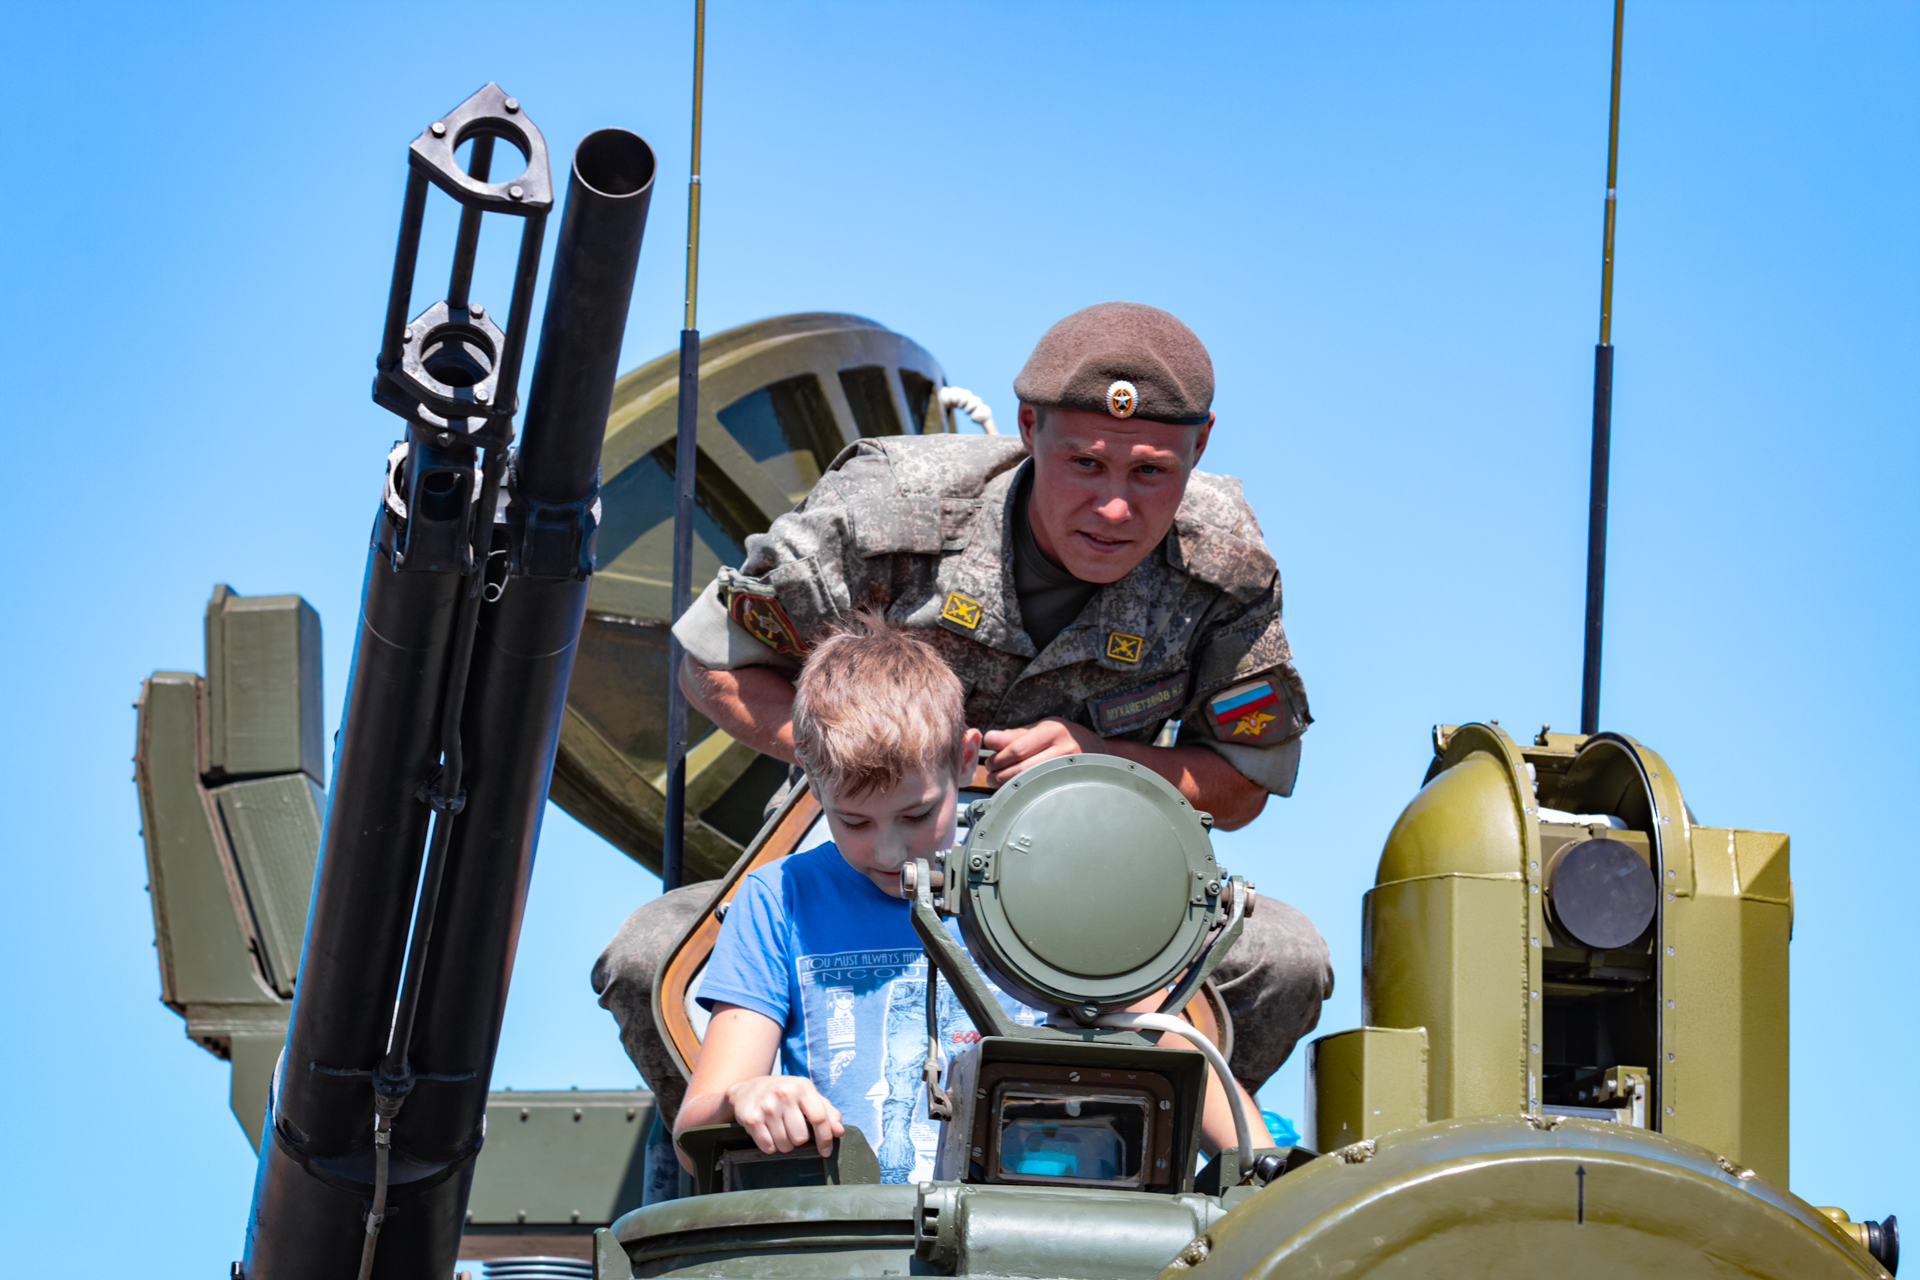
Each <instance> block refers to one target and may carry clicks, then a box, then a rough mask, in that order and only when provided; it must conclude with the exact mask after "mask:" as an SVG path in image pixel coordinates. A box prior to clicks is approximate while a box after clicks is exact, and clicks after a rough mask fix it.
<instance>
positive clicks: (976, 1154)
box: [973, 1107, 1673, 1160]
mask: <svg viewBox="0 0 1920 1280" xmlns="http://www.w3.org/2000/svg"><path fill="white" fill-rule="evenodd" d="M1667 1110H1669V1111H1671V1110H1673V1108H1672V1107H1668V1108H1667ZM985 1154H986V1153H985V1152H984V1151H982V1150H980V1148H978V1147H975V1148H974V1149H973V1158H974V1159H975V1160H978V1159H979V1158H980V1157H981V1156H983V1155H985Z"/></svg>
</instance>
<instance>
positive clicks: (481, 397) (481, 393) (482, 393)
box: [473, 387, 493, 404]
mask: <svg viewBox="0 0 1920 1280" xmlns="http://www.w3.org/2000/svg"><path fill="white" fill-rule="evenodd" d="M473 398H474V402H475V403H477V404H485V403H486V402H487V401H489V400H491V399H493V397H492V396H491V395H489V394H488V393H487V391H486V389H485V388H484V387H479V388H475V390H474V393H473Z"/></svg>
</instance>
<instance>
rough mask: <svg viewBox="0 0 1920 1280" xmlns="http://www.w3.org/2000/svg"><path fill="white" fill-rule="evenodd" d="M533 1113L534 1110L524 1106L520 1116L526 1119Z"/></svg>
mask: <svg viewBox="0 0 1920 1280" xmlns="http://www.w3.org/2000/svg"><path fill="white" fill-rule="evenodd" d="M532 1114H533V1112H532V1111H531V1110H530V1109H528V1108H526V1107H522V1108H520V1118H521V1119H522V1120H525V1119H526V1118H527V1117H528V1116H530V1115H532Z"/></svg>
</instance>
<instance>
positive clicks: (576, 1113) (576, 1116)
mask: <svg viewBox="0 0 1920 1280" xmlns="http://www.w3.org/2000/svg"><path fill="white" fill-rule="evenodd" d="M585 1114H587V1113H586V1112H585V1111H582V1110H581V1109H580V1108H579V1107H575V1108H574V1109H573V1118H574V1119H575V1120H578V1119H579V1118H580V1117H581V1116H583V1115H585Z"/></svg>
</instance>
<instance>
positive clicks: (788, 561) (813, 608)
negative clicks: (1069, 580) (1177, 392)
mask: <svg viewBox="0 0 1920 1280" xmlns="http://www.w3.org/2000/svg"><path fill="white" fill-rule="evenodd" d="M1026 457H1027V454H1026V450H1025V448H1024V447H1023V445H1022V444H1021V442H1020V440H1019V439H1018V438H1017V437H983V436H956V435H940V436H921V437H891V438H886V439H877V440H863V441H860V442H859V443H857V444H854V445H852V446H850V447H849V448H848V449H846V450H845V451H843V452H842V453H841V454H840V456H839V457H838V458H837V459H835V461H834V464H833V466H832V468H831V469H830V470H829V471H828V473H827V474H826V475H825V476H823V477H822V478H821V479H820V481H819V483H818V484H817V485H815V487H814V489H813V491H812V492H811V493H810V494H808V495H807V497H806V499H805V500H804V501H803V502H802V503H801V504H800V505H799V506H798V507H796V508H795V509H794V510H793V511H792V512H790V513H788V514H787V515H784V516H782V517H780V519H778V520H776V521H775V522H774V524H773V527H772V529H770V530H769V531H768V532H767V533H765V534H762V535H756V536H755V537H752V538H749V539H748V540H747V559H746V562H745V564H744V565H742V566H741V568H740V569H739V570H738V571H735V570H722V571H721V573H720V575H719V577H718V578H717V579H716V580H715V581H714V583H713V584H712V585H711V586H709V587H708V588H707V590H706V592H705V593H704V594H703V595H702V596H701V597H700V599H699V600H698V601H697V602H696V603H695V605H694V606H693V608H691V609H690V610H688V612H687V614H686V616H685V617H684V618H682V620H681V621H680V623H679V624H678V625H677V626H676V627H675V634H676V635H677V636H678V637H679V638H680V640H681V643H682V644H683V645H685V647H686V649H687V652H688V653H689V654H691V655H692V656H693V657H695V658H697V659H699V660H700V661H701V662H703V663H705V664H706V665H707V666H709V667H713V668H720V669H727V668H734V667H742V666H753V665H765V666H772V667H776V668H780V669H783V670H786V671H789V672H792V671H795V670H797V669H798V666H799V663H800V661H801V660H802V659H803V658H804V656H805V654H806V651H807V649H808V648H809V647H810V646H811V645H812V644H813V643H814V642H816V641H817V640H818V639H819V638H820V637H821V636H822V635H824V634H825V633H826V632H827V631H828V630H829V629H830V628H831V627H832V626H833V625H834V623H835V621H836V620H837V619H838V618H840V617H841V616H843V615H844V614H846V613H847V612H849V611H851V610H853V609H858V608H874V609H878V610H880V611H882V612H884V614H885V616H886V617H887V619H888V620H889V621H891V622H893V623H895V624H897V625H900V626H903V627H907V628H910V629H912V630H914V631H915V632H916V633H917V634H919V635H921V636H923V637H924V638H925V639H927V640H928V641H929V642H930V643H932V644H933V645H934V646H935V647H936V648H937V649H938V650H939V651H940V652H941V654H942V656H943V657H945V658H946V660H947V662H948V664H949V665H950V666H951V667H952V668H953V670H954V672H955V674H957V675H958V676H959V677H960V681H961V684H962V686H963V687H964V688H965V690H966V716H967V722H968V724H970V725H972V726H974V727H976V728H980V729H983V730H984V729H1003V728H1016V727H1020V726H1024V725H1028V724H1032V723H1034V722H1035V721H1038V720H1042V719H1045V718H1047V717H1050V716H1058V717H1061V718H1063V719H1067V720H1070V721H1073V722H1075V723H1077V724H1081V725H1085V726H1088V727H1090V728H1092V729H1093V730H1094V731H1095V732H1097V733H1099V734H1101V735H1102V736H1103V737H1122V738H1127V739H1130V740H1132V741H1136V742H1149V741H1152V740H1153V739H1154V737H1155V736H1156V735H1157V734H1158V733H1159V732H1160V730H1161V728H1162V726H1163V725H1164V724H1165V723H1166V722H1167V721H1169V720H1178V721H1179V722H1180V730H1179V736H1178V739H1177V742H1178V743H1179V744H1180V745H1201V746H1205V747H1208V748H1210V749H1212V750H1214V751H1216V752H1218V753H1219V754H1220V755H1221V756H1222V757H1224V758H1225V759H1226V760H1227V762H1228V763H1229V764H1231V765H1233V767H1234V768H1235V769H1237V770H1238V771H1239V772H1240V773H1241V774H1242V775H1244V776H1245V777H1247V778H1248V779H1250V780H1251V781H1253V782H1255V783H1257V784H1258V785H1260V786H1262V787H1264V788H1265V789H1266V790H1268V791H1269V792H1273V793H1275V794H1279V795H1287V794H1289V793H1290V792H1291V791H1292V789H1293V781H1294V775H1295V773H1296V770H1297V768H1298V763H1299V749H1300V748H1299V743H1300V735H1301V733H1303V732H1304V731H1305V729H1306V726H1307V724H1308V723H1309V722H1310V719H1311V717H1310V716H1309V715H1308V712H1307V701H1306V693H1305V690H1304V688H1303V686H1302V685H1301V682H1300V676H1299V674H1298V672H1296V671H1295V670H1294V666H1293V663H1292V654H1291V651H1290V650H1289V649H1288V647H1287V640H1286V635H1285V633H1284V632H1283V631H1282V629H1281V623H1280V579H1279V574H1278V572H1277V571H1276V569H1275V566H1274V562H1273V557H1272V556H1271V555H1270V554H1269V553H1268V552H1267V549H1266V547H1265V545H1264V544H1263V542H1262V540H1261V536H1260V529H1259V526H1258V524H1257V523H1256V522H1255V520H1254V516H1253V512H1252V510H1251V509H1249V508H1248V506H1247V505H1246V502H1245V500H1244V499H1243V498H1242V497H1241V496H1240V486H1239V482H1238V481H1236V480H1233V479H1230V478H1228V477H1224V476H1214V475H1208V474H1206V473H1204V472H1194V473H1193V474H1192V475H1191V476H1190V477H1189V479H1188V482H1187V487H1186V492H1185V495H1184V498H1183V500H1182V502H1181V505H1180V508H1179V511H1178V513H1177V514H1176V516H1175V519H1174V524H1173V528H1172V529H1171V530H1170V531H1169V533H1168V534H1167V536H1166V538H1165V540H1164V541H1163V542H1162V543H1161V545H1160V546H1159V547H1157V548H1156V549H1155V550H1154V551H1153V552H1152V553H1151V554H1149V555H1148V556H1147V558H1146V559H1144V560H1143V561H1141V563H1140V564H1138V565H1136V566H1135V567H1134V568H1133V569H1132V570H1131V571H1130V572H1129V573H1127V574H1126V575H1125V576H1124V577H1122V578H1121V579H1120V580H1119V581H1117V582H1114V583H1110V584H1108V585H1106V586H1104V587H1102V588H1101V589H1100V590H1099V591H1098V592H1097V593H1095V594H1094V596H1093V597H1092V599H1091V600H1090V601H1089V602H1088V603H1087V605H1086V606H1085V608H1083V609H1082V610H1081V613H1080V616H1079V618H1078V619H1077V620H1076V621H1075V622H1074V623H1073V624H1072V625H1070V626H1068V627H1067V628H1066V629H1065V630H1064V631H1062V632H1061V633H1060V634H1059V635H1058V636H1056V637H1055V638H1054V640H1053V641H1052V643H1050V644H1049V645H1048V646H1047V648H1046V649H1045V650H1044V651H1043V652H1039V653H1036V652H1035V650H1034V645H1033V642H1032V641H1031V640H1030V639H1029V638H1028V636H1027V633H1026V632H1025V631H1024V630H1023V629H1022V627H1021V624H1020V611H1019V603H1018V600H1017V598H1016V595H1015V591H1014V571H1013V553H1012V549H1011V548H1012V538H1013V506H1014V504H1013V503H1012V502H1011V501H1010V497H1011V496H1012V495H1014V494H1016V493H1017V492H1019V491H1020V486H1019V483H1018V482H1019V480H1020V477H1021V475H1022V473H1023V471H1024V469H1025V468H1024V467H1023V464H1024V463H1025V460H1026ZM1249 708H1250V709H1249ZM714 888H715V886H714V884H712V883H708V884H705V885H693V886H688V887H686V888H684V889H682V890H679V891H677V892H676V893H674V894H669V895H666V896H665V897H663V898H661V899H659V900H658V901H656V902H654V903H649V904H648V905H647V906H645V907H642V908H641V909H640V910H639V911H637V912H635V913H634V915H633V917H632V918H631V919H630V920H629V921H628V922H627V924H626V925H625V926H623V928H622V930H621V933H620V935H619V936H618V937H616V938H615V940H614V942H613V943H612V944H611V945H610V946H609V947H608V949H607V951H606V953H605V954H604V955H602V956H601V958H600V962H599V964H598V965H596V966H595V969H594V986H595V989H596V990H597V991H600V992H601V1003H602V1004H603V1005H605V1006H606V1007H607V1008H608V1009H610V1010H612V1011H613V1013H614V1015H615V1017H616V1018H617V1019H618V1020H619V1021H620V1022H621V1025H622V1039H623V1042H624V1043H626V1045H627V1048H628V1051H629V1053H630V1054H632V1056H633V1057H634V1060H635V1063H636V1065H638V1066H639V1067H640V1069H641V1073H642V1075H644V1076H645V1077H646V1079H647V1080H648V1081H649V1082H650V1083H652V1084H653V1085H654V1087H655V1088H656V1089H659V1088H661V1087H662V1086H663V1085H665V1086H666V1087H667V1088H668V1089H669V1090H670V1091H671V1092H673V1093H678V1091H679V1086H680V1081H679V1080H678V1078H677V1076H676V1075H675V1073H674V1072H673V1070H672V1068H671V1066H670V1065H669V1060H668V1059H667V1058H666V1056H665V1053H664V1050H663V1049H662V1048H660V1047H659V1046H658V1045H657V1044H655V1043H652V1041H653V1040H654V1039H655V1038H656V1037H657V1033H656V1032H655V1031H654V1029H653V1016H652V1007H651V998H650V996H651V990H652V983H653V971H654V968H655V967H656V966H657V964H658V963H659V960H660V958H661V957H662V956H663V954H664V952H665V950H666V946H667V944H669V943H670V942H671V941H672V938H673V937H675V936H677V934H678V932H679V930H680V929H681V928H684V925H685V918H686V917H687V915H688V914H689V913H690V912H693V911H697V907H696V906H695V905H694V903H693V900H694V899H696V898H697V899H698V903H699V904H700V905H704V902H705V899H706V897H708V896H710V895H711V894H712V892H713V890H714ZM681 898H686V899H688V901H687V902H678V901H676V900H677V899H681ZM676 922H678V923H676ZM1218 981H1219V983H1220V985H1221V987H1222V990H1223V992H1224V994H1225V995H1226V996H1227V999H1228V1005H1229V1008H1230V1010H1231V1011H1232V1013H1233V1016H1234V1020H1235V1028H1234V1029H1235V1043H1234V1055H1233V1056H1234V1062H1233V1065H1234V1070H1235V1074H1236V1075H1239V1076H1240V1077H1241V1078H1242V1079H1243V1080H1244V1081H1246V1082H1247V1084H1248V1086H1249V1088H1257V1087H1258V1085H1259V1083H1260V1082H1261V1081H1263V1080H1265V1079H1266V1077H1267V1076H1268V1075H1270V1074H1271V1073H1272V1072H1273V1071H1274V1070H1275V1069H1276V1068H1278V1067H1279V1065H1280V1064H1281V1063H1282V1062H1283V1061H1285V1060H1286V1057H1287V1055H1288V1054H1289V1053H1291V1052H1292V1049H1293V1045H1294V1043H1295V1042H1296V1041H1297V1040H1298V1039H1299V1037H1300V1036H1302V1035H1304V1034H1306V1032H1308V1031H1310V1030H1311V1029H1312V1028H1313V1026H1314V1025H1315V1023H1316V1022H1317V1021H1318V1019H1319V1007H1320V1002H1321V1001H1322V1000H1323V999H1324V998H1325V997H1326V996H1327V995H1329V994H1331V992H1332V987H1333V974H1332V969H1331V967H1330V965H1329V964H1328V960H1327V949H1326V943H1325V942H1324V941H1323V940H1322V939H1321V937H1320V935H1319V933H1318V931H1316V930H1315V929H1314V927H1313V925H1312V924H1311V923H1309V922H1308V921H1307V919H1306V917H1305V916H1303V915H1301V914H1300V913H1299V912H1297V911H1294V910H1293V909H1292V908H1290V907H1287V906H1286V905H1285V904H1284V903H1281V902H1278V901H1275V900H1273V899H1263V900H1262V901H1261V902H1260V909H1259V911H1258V912H1256V914H1255V916H1254V918H1253V919H1252V920H1250V921H1249V922H1248V928H1247V932H1246V935H1245V936H1244V937H1243V939H1242V941H1241V943H1240V944H1239V945H1237V946H1236V947H1235V948H1234V949H1233V951H1232V952H1231V953H1230V954H1229V955H1228V957H1227V960H1226V962H1225V963H1224V964H1223V965H1222V966H1221V970H1220V973H1219V977H1218ZM670 1101H671V1104H672V1106H673V1107H674V1108H675V1109H677V1106H678V1098H677V1097H675V1098H672V1099H670Z"/></svg>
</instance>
